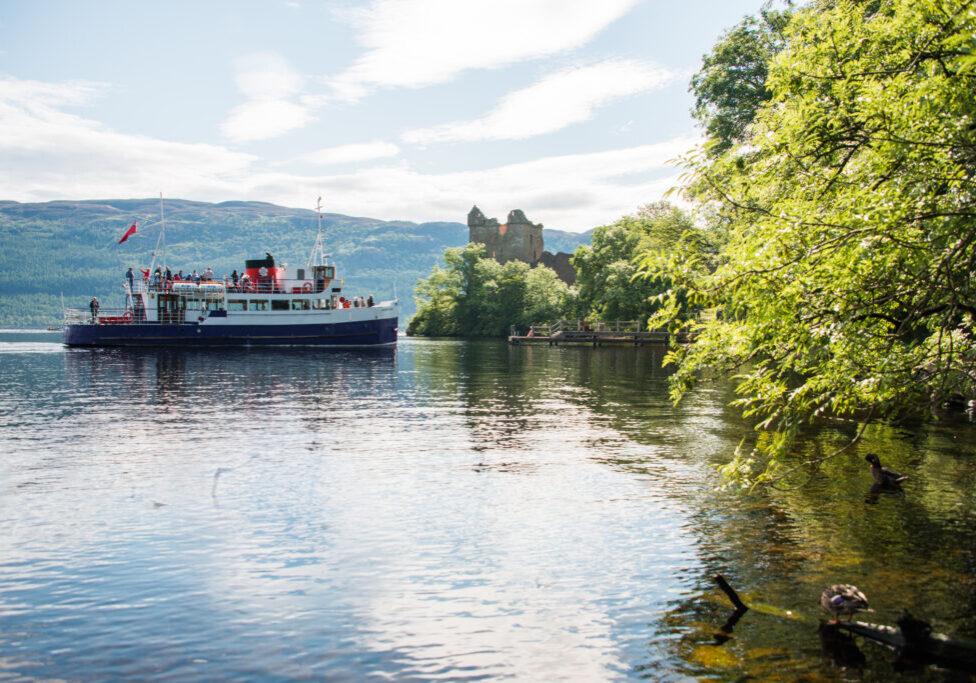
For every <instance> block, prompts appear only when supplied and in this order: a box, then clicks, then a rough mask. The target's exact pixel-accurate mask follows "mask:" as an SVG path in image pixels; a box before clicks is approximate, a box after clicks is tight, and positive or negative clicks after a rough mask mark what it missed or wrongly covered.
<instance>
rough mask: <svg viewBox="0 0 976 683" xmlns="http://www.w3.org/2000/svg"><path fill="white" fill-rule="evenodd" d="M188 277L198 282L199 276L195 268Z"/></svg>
mask: <svg viewBox="0 0 976 683" xmlns="http://www.w3.org/2000/svg"><path fill="white" fill-rule="evenodd" d="M190 279H191V280H193V281H194V282H196V283H198V284H199V282H200V276H199V275H197V271H196V269H195V268H194V269H193V273H191V274H190Z"/></svg>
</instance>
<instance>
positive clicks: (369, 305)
mask: <svg viewBox="0 0 976 683" xmlns="http://www.w3.org/2000/svg"><path fill="white" fill-rule="evenodd" d="M366 306H367V307H368V308H372V307H373V295H372V294H370V295H369V298H368V299H366Z"/></svg>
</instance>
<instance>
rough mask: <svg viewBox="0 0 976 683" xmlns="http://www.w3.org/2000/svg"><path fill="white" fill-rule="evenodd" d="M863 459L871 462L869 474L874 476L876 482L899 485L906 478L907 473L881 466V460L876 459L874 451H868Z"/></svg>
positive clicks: (884, 484)
mask: <svg viewBox="0 0 976 683" xmlns="http://www.w3.org/2000/svg"><path fill="white" fill-rule="evenodd" d="M864 459H865V460H867V461H868V462H869V463H871V476H872V477H874V481H875V483H876V484H879V485H881V486H894V487H899V486H901V483H902V482H903V481H905V480H906V479H908V475H905V474H899V473H898V472H895V471H894V470H893V469H891V468H890V467H882V466H881V460H879V459H878V456H877V454H876V453H868V454H867V455H865V456H864Z"/></svg>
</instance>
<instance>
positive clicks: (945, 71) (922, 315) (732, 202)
mask: <svg viewBox="0 0 976 683" xmlns="http://www.w3.org/2000/svg"><path fill="white" fill-rule="evenodd" d="M785 39H786V45H785V47H784V49H783V50H782V51H781V52H780V53H779V55H778V56H777V57H775V58H774V59H773V60H772V61H771V63H770V67H769V77H768V80H767V84H768V87H769V89H770V91H771V93H772V98H771V99H770V101H769V102H768V103H767V104H766V105H764V106H763V107H762V108H761V109H760V110H759V112H758V114H757V116H756V118H755V123H754V124H753V129H752V133H751V136H750V139H749V142H748V145H740V146H737V147H733V148H732V149H731V150H729V151H728V152H726V153H725V154H724V155H722V156H720V157H718V158H711V157H709V156H708V154H706V153H704V152H700V153H699V154H698V155H695V156H693V157H691V158H689V159H688V160H687V161H688V164H689V167H690V172H691V176H692V180H693V187H694V188H695V192H696V193H697V195H698V199H699V200H700V201H702V202H708V203H712V204H713V205H715V206H717V207H718V210H719V211H720V212H721V214H722V215H723V217H724V220H726V221H728V224H729V225H730V237H729V242H728V244H727V246H726V247H725V249H724V250H723V252H722V264H721V265H720V267H719V268H718V269H717V270H716V271H714V272H713V273H711V272H709V271H708V269H707V268H703V267H701V265H700V263H699V262H698V261H696V259H695V258H694V257H693V255H692V257H690V258H688V259H679V260H677V261H675V262H673V263H672V264H671V266H672V267H670V268H666V267H661V264H660V262H657V263H656V264H650V265H654V266H655V268H651V269H650V271H651V272H655V273H656V274H657V275H658V276H660V275H661V273H662V272H663V273H665V274H666V275H667V276H668V277H671V278H673V279H674V280H675V281H677V282H680V284H681V285H682V286H683V287H685V288H686V289H687V291H689V292H691V293H692V294H691V296H692V298H694V299H695V300H696V301H697V302H699V303H700V304H701V305H715V306H721V308H722V313H723V314H722V315H721V316H719V317H717V318H716V319H714V320H709V321H706V322H703V323H694V322H692V321H687V320H685V321H681V320H679V321H678V322H677V323H676V325H681V324H683V325H684V326H685V327H686V328H689V329H690V331H692V332H694V333H695V334H696V337H695V341H694V343H693V344H691V345H689V346H687V347H685V348H681V349H676V350H675V351H674V352H673V353H672V356H671V358H672V360H673V361H675V362H677V363H678V365H679V370H678V372H677V374H676V375H675V376H674V384H673V391H674V396H675V397H676V398H679V397H680V396H681V394H682V393H683V392H684V391H685V390H687V388H688V387H690V386H691V385H692V384H693V383H694V381H695V378H696V376H698V374H699V373H700V371H702V370H703V369H705V368H713V369H714V368H717V369H719V370H723V371H728V372H738V373H740V377H741V384H740V386H739V392H740V394H741V399H740V401H739V404H740V405H741V407H742V408H743V409H744V411H745V413H746V414H747V415H751V416H754V417H755V418H756V419H757V421H758V423H759V424H758V429H759V430H760V432H761V434H760V437H759V439H757V448H755V449H752V450H750V449H748V448H746V449H743V450H742V451H741V452H740V453H739V454H738V457H737V458H736V460H735V461H734V462H733V463H731V464H730V465H729V467H728V469H727V473H728V474H729V475H731V476H732V477H733V478H738V479H739V480H741V481H744V482H747V483H758V482H771V481H775V480H777V479H778V478H781V477H783V476H785V475H786V474H787V473H788V472H789V470H790V467H789V465H788V464H787V461H786V460H785V459H784V458H785V456H786V455H787V454H788V453H789V452H790V449H791V447H792V444H793V443H794V440H795V438H796V437H797V435H798V434H799V433H800V431H801V430H802V429H803V428H804V426H806V425H809V424H811V423H813V422H815V421H816V420H818V419H819V418H821V417H823V416H830V417H833V418H848V419H853V420H858V421H862V422H869V421H872V420H887V421H892V420H902V419H906V418H913V417H928V416H932V415H933V411H934V410H935V409H936V408H938V407H939V406H940V405H942V404H943V403H944V402H946V401H950V400H957V399H963V400H969V399H973V398H976V337H974V332H976V330H974V315H976V290H974V276H976V220H974V219H976V185H974V172H976V97H974V94H976V57H974V54H976V4H974V3H973V2H965V1H963V0H887V1H884V2H875V3H860V2H854V1H853V0H835V1H821V2H817V3H814V4H812V5H810V6H808V7H806V8H804V9H802V10H800V11H798V12H797V13H796V14H795V16H794V17H793V19H792V20H791V22H790V25H789V27H788V28H787V29H786V31H785ZM744 106H745V107H746V108H747V109H748V108H749V107H750V106H751V104H750V103H748V102H747V103H746V104H745V105H744ZM679 264H680V265H679ZM677 306H678V302H677V301H676V299H675V298H674V297H671V298H670V299H669V301H668V305H667V306H665V308H664V309H662V311H661V312H660V319H661V320H664V319H667V318H669V317H672V316H673V315H674V313H675V311H676V310H677Z"/></svg>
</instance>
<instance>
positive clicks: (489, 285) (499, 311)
mask: <svg viewBox="0 0 976 683" xmlns="http://www.w3.org/2000/svg"><path fill="white" fill-rule="evenodd" d="M444 262H445V265H446V268H445V269H442V268H440V267H439V266H438V267H435V268H434V270H433V272H432V273H431V274H430V276H429V277H427V278H425V279H422V280H420V281H419V282H418V283H417V287H416V289H415V290H414V291H415V294H416V300H417V314H416V315H415V316H414V317H413V318H411V320H410V323H409V325H408V326H407V333H408V334H416V335H425V336H482V337H499V336H504V335H506V334H507V333H508V331H509V329H510V327H511V326H513V325H514V326H515V327H517V328H519V329H523V330H524V329H525V328H527V327H528V326H529V325H531V324H532V323H538V322H546V321H551V320H556V319H558V318H561V317H568V316H569V315H570V314H571V313H572V312H573V310H574V309H575V292H574V290H573V289H572V288H570V287H568V286H567V285H566V283H564V282H563V281H562V280H560V279H559V278H558V276H557V275H556V273H555V272H554V271H553V270H551V269H550V268H546V267H544V266H536V267H534V268H533V267H530V266H529V265H528V264H527V263H523V262H521V261H509V262H508V263H505V264H504V265H503V264H500V263H498V262H497V261H495V260H494V259H491V258H488V257H487V255H486V251H485V247H484V245H481V244H469V245H467V246H465V247H461V248H458V249H448V250H446V251H445V252H444Z"/></svg>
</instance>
